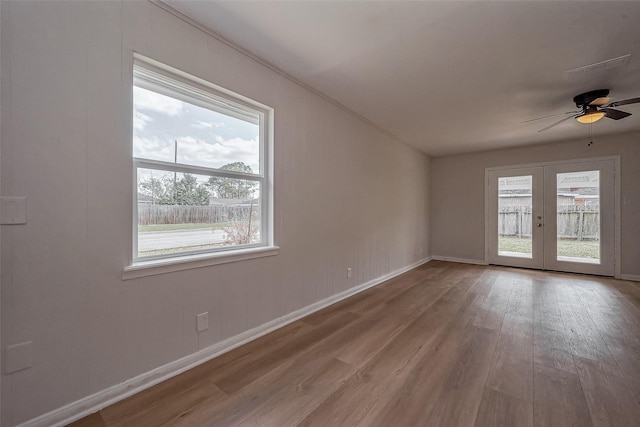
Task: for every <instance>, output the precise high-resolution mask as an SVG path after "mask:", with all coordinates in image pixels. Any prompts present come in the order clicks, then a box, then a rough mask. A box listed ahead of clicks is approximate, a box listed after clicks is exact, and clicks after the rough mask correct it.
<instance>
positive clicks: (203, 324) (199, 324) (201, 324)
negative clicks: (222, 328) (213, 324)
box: [196, 311, 209, 332]
mask: <svg viewBox="0 0 640 427" xmlns="http://www.w3.org/2000/svg"><path fill="white" fill-rule="evenodd" d="M207 329H209V312H208V311H207V312H204V313H200V314H198V315H197V316H196V331H198V332H204V331H206V330H207Z"/></svg>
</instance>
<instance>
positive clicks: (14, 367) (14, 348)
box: [4, 341, 33, 374]
mask: <svg viewBox="0 0 640 427" xmlns="http://www.w3.org/2000/svg"><path fill="white" fill-rule="evenodd" d="M32 347H33V343H32V342H31V341H27V342H23V343H20V344H14V345H10V346H8V347H7V348H6V349H5V353H4V373H5V374H12V373H14V372H18V371H22V370H23V369H29V368H30V367H31V363H32V351H31V349H32Z"/></svg>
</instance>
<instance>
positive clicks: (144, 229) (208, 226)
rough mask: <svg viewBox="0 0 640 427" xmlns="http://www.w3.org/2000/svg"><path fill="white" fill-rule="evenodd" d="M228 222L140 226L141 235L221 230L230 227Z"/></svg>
mask: <svg viewBox="0 0 640 427" xmlns="http://www.w3.org/2000/svg"><path fill="white" fill-rule="evenodd" d="M228 225H229V223H228V222H217V223H215V224H208V223H192V224H158V225H138V232H139V233H148V232H152V231H177V230H197V229H202V228H205V229H219V228H223V227H226V226H228Z"/></svg>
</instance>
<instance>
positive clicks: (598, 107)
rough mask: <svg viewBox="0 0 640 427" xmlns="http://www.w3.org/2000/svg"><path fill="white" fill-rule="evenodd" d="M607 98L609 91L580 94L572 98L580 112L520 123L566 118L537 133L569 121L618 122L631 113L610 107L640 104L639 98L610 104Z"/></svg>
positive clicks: (598, 90) (601, 90)
mask: <svg viewBox="0 0 640 427" xmlns="http://www.w3.org/2000/svg"><path fill="white" fill-rule="evenodd" d="M607 96H609V89H597V90H592V91H589V92H585V93H581V94H580V95H576V96H575V97H574V98H573V102H575V104H576V107H578V108H580V110H577V111H568V112H566V113H559V114H551V115H548V116H543V117H538V118H535V119H531V120H527V121H524V122H522V123H529V122H533V121H536V120H542V119H546V118H549V117H555V116H567V117H565V118H563V119H561V120H559V121H557V122H555V123H553V124H551V125H549V126H547V127H545V128H542V129H540V130H539V131H538V132H544V131H545V130H548V129H551V128H552V127H554V126H557V125H559V124H560V123H562V122H564V121H566V120H569V119H576V120H577V121H579V122H580V123H594V122H597V121H598V120H600V119H601V118H603V117H607V118H609V119H613V120H620V119H624V118H625V117H628V116H630V115H631V113H627V112H624V111H620V110H614V109H613V108H611V107H618V106H620V105H628V104H637V103H640V98H631V99H624V100H622V101H613V102H611V98H607Z"/></svg>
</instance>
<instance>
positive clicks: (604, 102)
mask: <svg viewBox="0 0 640 427" xmlns="http://www.w3.org/2000/svg"><path fill="white" fill-rule="evenodd" d="M609 102H611V98H606V97H602V98H596V99H594V100H593V101H591V102H590V103H589V105H597V106H598V107H600V106H602V105H607V104H608V103H609Z"/></svg>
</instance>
